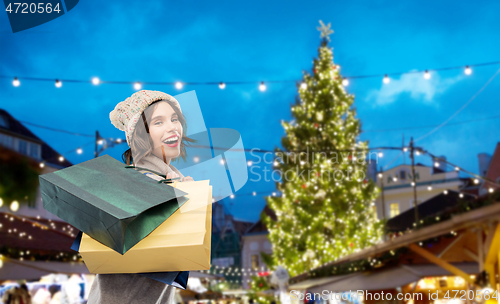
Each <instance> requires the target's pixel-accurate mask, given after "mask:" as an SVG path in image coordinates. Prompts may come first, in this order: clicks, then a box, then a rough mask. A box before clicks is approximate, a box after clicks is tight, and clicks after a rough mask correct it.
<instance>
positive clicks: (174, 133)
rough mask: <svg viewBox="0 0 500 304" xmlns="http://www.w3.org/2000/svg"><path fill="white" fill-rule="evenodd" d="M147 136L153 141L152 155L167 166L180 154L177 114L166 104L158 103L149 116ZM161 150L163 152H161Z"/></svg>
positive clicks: (180, 132)
mask: <svg viewBox="0 0 500 304" xmlns="http://www.w3.org/2000/svg"><path fill="white" fill-rule="evenodd" d="M149 134H150V135H151V139H152V140H153V145H154V146H153V154H154V155H155V156H157V157H159V158H160V159H163V156H164V155H165V159H166V161H167V163H168V164H170V160H171V159H172V158H176V157H178V156H179V155H180V153H181V140H182V125H181V123H180V121H179V117H178V116H177V113H175V111H174V109H173V108H172V107H171V106H170V105H169V104H168V103H166V102H159V103H158V106H157V107H156V109H155V110H154V111H153V115H152V116H151V122H150V124H149ZM162 148H163V151H164V152H163V151H162ZM164 153H165V154H164Z"/></svg>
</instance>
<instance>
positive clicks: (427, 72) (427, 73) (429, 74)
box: [424, 71, 431, 79]
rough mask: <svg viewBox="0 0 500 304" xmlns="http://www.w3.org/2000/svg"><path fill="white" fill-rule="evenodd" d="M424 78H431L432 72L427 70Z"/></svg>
mask: <svg viewBox="0 0 500 304" xmlns="http://www.w3.org/2000/svg"><path fill="white" fill-rule="evenodd" d="M424 78H425V79H431V73H429V71H425V73H424Z"/></svg>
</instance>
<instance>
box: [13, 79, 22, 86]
mask: <svg viewBox="0 0 500 304" xmlns="http://www.w3.org/2000/svg"><path fill="white" fill-rule="evenodd" d="M12 85H13V86H15V87H18V86H20V85H21V82H20V81H19V79H17V77H14V80H13V81H12Z"/></svg>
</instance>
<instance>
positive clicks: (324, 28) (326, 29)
mask: <svg viewBox="0 0 500 304" xmlns="http://www.w3.org/2000/svg"><path fill="white" fill-rule="evenodd" d="M319 24H321V26H318V27H317V29H318V31H320V32H321V38H326V40H328V41H330V35H331V34H333V30H332V29H331V28H330V26H331V23H328V25H325V24H324V23H323V21H321V20H320V21H319Z"/></svg>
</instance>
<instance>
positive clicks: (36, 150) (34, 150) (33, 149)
mask: <svg viewBox="0 0 500 304" xmlns="http://www.w3.org/2000/svg"><path fill="white" fill-rule="evenodd" d="M29 147H30V154H29V156H31V157H33V158H36V159H40V145H39V144H35V143H32V142H30V144H29Z"/></svg>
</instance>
